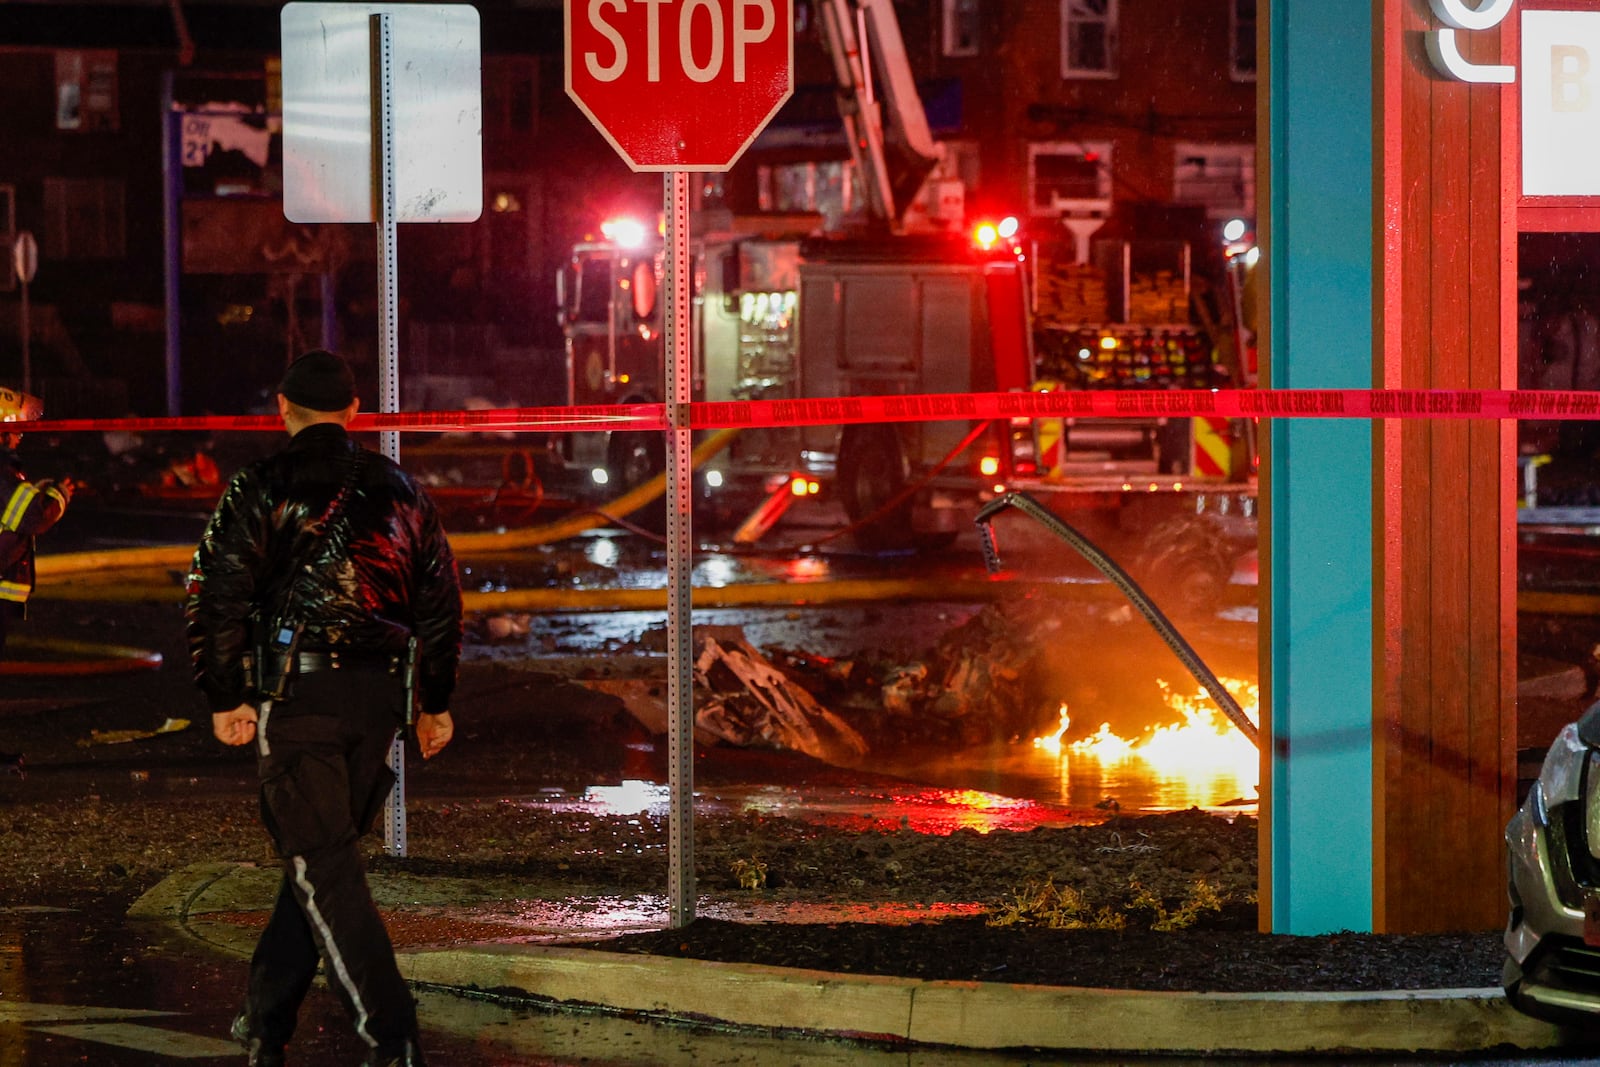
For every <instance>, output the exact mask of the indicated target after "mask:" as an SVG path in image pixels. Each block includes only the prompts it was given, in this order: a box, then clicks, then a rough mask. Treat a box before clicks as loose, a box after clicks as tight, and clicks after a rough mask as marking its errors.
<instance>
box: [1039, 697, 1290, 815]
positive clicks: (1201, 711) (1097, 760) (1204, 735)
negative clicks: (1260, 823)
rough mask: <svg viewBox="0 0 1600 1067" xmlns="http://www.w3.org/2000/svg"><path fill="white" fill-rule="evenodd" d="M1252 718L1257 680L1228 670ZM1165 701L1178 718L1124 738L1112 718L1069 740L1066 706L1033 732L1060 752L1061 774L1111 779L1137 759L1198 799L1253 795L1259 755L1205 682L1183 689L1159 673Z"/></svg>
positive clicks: (1175, 793)
mask: <svg viewBox="0 0 1600 1067" xmlns="http://www.w3.org/2000/svg"><path fill="white" fill-rule="evenodd" d="M1222 683H1223V685H1225V686H1227V688H1228V692H1229V693H1231V694H1232V695H1233V697H1234V699H1235V700H1236V701H1238V703H1239V705H1240V707H1242V708H1243V709H1244V711H1245V714H1246V715H1248V716H1249V718H1250V721H1251V722H1259V716H1260V711H1259V708H1260V690H1259V688H1258V687H1257V686H1256V684H1255V683H1254V682H1249V681H1245V680H1243V679H1238V678H1224V679H1222ZM1156 684H1157V685H1159V686H1160V687H1161V691H1162V702H1163V703H1164V704H1165V705H1166V707H1167V709H1168V710H1169V711H1171V712H1173V713H1175V714H1176V715H1177V716H1178V721H1176V722H1169V723H1163V724H1154V725H1151V726H1148V727H1146V728H1145V730H1144V732H1143V733H1142V734H1140V735H1139V736H1137V737H1133V738H1125V737H1122V736H1120V735H1118V734H1117V733H1115V732H1114V731H1113V730H1112V729H1111V727H1110V725H1109V724H1108V723H1101V724H1100V728H1099V729H1098V730H1096V731H1095V732H1094V733H1093V734H1091V735H1090V736H1088V737H1084V738H1080V739H1079V740H1076V741H1068V740H1066V737H1067V734H1068V731H1069V730H1070V729H1071V725H1072V719H1071V716H1070V715H1069V714H1068V710H1067V706H1066V705H1065V704H1063V705H1062V706H1061V713H1060V714H1061V720H1060V724H1059V725H1058V726H1057V728H1056V730H1055V732H1054V733H1051V734H1048V735H1046V736H1044V737H1037V738H1034V741H1033V744H1034V747H1035V748H1036V749H1039V750H1041V751H1042V752H1043V753H1046V754H1048V755H1051V756H1054V757H1056V759H1057V760H1058V761H1059V763H1060V773H1061V775H1062V777H1063V779H1064V780H1065V779H1067V778H1076V777H1080V776H1081V777H1095V776H1099V778H1100V779H1101V780H1102V781H1106V782H1107V783H1110V782H1111V781H1114V780H1115V779H1117V778H1119V777H1121V774H1122V772H1124V771H1126V770H1127V769H1129V767H1130V765H1132V764H1135V763H1137V764H1140V765H1142V769H1143V770H1144V771H1145V772H1146V773H1148V774H1149V775H1151V776H1152V777H1154V778H1156V779H1158V780H1160V781H1161V782H1162V783H1163V784H1164V786H1165V787H1166V788H1165V789H1164V792H1166V793H1167V794H1168V795H1170V796H1172V797H1173V798H1174V799H1179V798H1181V802H1182V803H1185V804H1192V805H1196V806H1200V807H1209V806H1214V805H1220V804H1228V803H1230V802H1237V801H1239V800H1241V799H1243V800H1253V798H1254V796H1255V793H1256V790H1257V787H1258V785H1259V782H1260V764H1259V755H1258V753H1257V751H1256V748H1255V746H1254V745H1252V744H1251V743H1250V741H1249V739H1247V738H1246V737H1245V736H1244V735H1243V734H1241V733H1240V732H1239V731H1238V729H1236V728H1235V727H1234V726H1233V724H1232V723H1230V722H1229V721H1228V719H1227V717H1226V716H1225V715H1223V714H1222V712H1221V711H1220V710H1218V709H1217V707H1216V705H1215V704H1214V703H1213V702H1212V701H1211V700H1210V698H1209V697H1208V696H1207V694H1206V691H1205V690H1204V689H1196V690H1195V691H1194V692H1193V693H1192V694H1186V693H1180V692H1177V691H1176V690H1174V689H1173V688H1172V687H1171V686H1170V685H1168V684H1167V683H1166V682H1164V681H1160V680H1158V681H1157V683H1156Z"/></svg>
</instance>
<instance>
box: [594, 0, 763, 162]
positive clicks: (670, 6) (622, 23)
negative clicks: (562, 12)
mask: <svg viewBox="0 0 1600 1067" xmlns="http://www.w3.org/2000/svg"><path fill="white" fill-rule="evenodd" d="M565 7H566V65H567V95H568V96H570V97H572V99H573V100H574V101H575V102H576V103H577V105H578V106H579V107H580V108H582V109H583V112H584V114H586V115H588V116H589V121H591V122H593V123H594V124H595V126H596V127H598V128H599V130H600V132H601V133H603V134H605V136H606V140H608V141H610V142H611V145H612V147H613V148H615V149H616V150H617V151H618V152H619V153H620V154H621V155H622V158H623V159H625V160H627V162H628V166H630V167H632V168H633V169H634V170H702V171H707V170H708V171H718V170H727V169H728V168H729V167H731V166H733V164H734V161H735V160H737V159H738V158H739V156H740V154H742V153H743V152H744V150H745V148H747V147H748V146H749V144H750V142H751V141H753V140H755V137H756V134H758V133H760V132H761V130H762V128H763V127H765V126H766V124H767V122H768V120H769V119H771V118H772V116H773V115H774V114H775V113H776V112H777V110H778V108H780V107H782V106H783V102H784V101H785V100H787V99H789V96H790V94H791V93H793V92H794V10H793V0H565Z"/></svg>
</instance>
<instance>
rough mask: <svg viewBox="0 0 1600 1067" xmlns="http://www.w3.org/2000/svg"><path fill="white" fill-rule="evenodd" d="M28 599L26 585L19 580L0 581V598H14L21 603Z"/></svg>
mask: <svg viewBox="0 0 1600 1067" xmlns="http://www.w3.org/2000/svg"><path fill="white" fill-rule="evenodd" d="M27 599H28V587H27V586H26V585H24V584H22V583H21V582H0V600H14V601H16V602H17V603H19V604H21V603H24V602H26V601H27Z"/></svg>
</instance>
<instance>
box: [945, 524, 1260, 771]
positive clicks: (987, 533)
mask: <svg viewBox="0 0 1600 1067" xmlns="http://www.w3.org/2000/svg"><path fill="white" fill-rule="evenodd" d="M1006 508H1016V509H1017V510H1018V511H1020V512H1022V513H1023V514H1024V515H1027V516H1029V517H1030V518H1033V519H1036V520H1037V521H1038V522H1039V523H1040V524H1041V525H1042V526H1044V527H1045V528H1046V529H1047V530H1049V531H1050V532H1051V533H1053V534H1055V535H1056V536H1057V537H1059V538H1061V539H1062V540H1063V541H1065V542H1066V543H1067V544H1069V545H1071V546H1072V547H1073V548H1075V549H1077V551H1078V554H1079V555H1080V556H1082V557H1083V558H1084V559H1086V560H1088V561H1089V562H1090V563H1092V564H1094V566H1095V567H1096V568H1097V569H1098V570H1099V571H1100V573H1101V574H1104V575H1105V576H1106V577H1107V578H1108V579H1110V581H1111V584H1112V585H1115V586H1116V587H1117V588H1118V589H1120V590H1121V591H1122V593H1123V594H1124V595H1125V596H1126V597H1127V598H1128V599H1129V600H1130V601H1132V602H1133V606H1134V607H1136V608H1138V609H1139V613H1140V614H1141V615H1143V616H1144V617H1145V618H1146V619H1147V620H1149V622H1150V625H1151V626H1153V627H1155V631H1156V633H1158V634H1160V635H1161V639H1162V640H1163V641H1165V642H1166V643H1167V647H1168V648H1170V649H1172V651H1173V653H1174V654H1175V655H1176V656H1177V657H1178V659H1179V660H1180V661H1182V663H1183V665H1184V666H1185V667H1187V668H1188V669H1189V673H1190V674H1192V675H1194V678H1195V681H1197V682H1199V683H1200V685H1201V687H1202V688H1204V689H1205V691H1206V695H1207V696H1209V697H1210V698H1211V699H1212V700H1213V701H1215V702H1216V705H1217V707H1219V708H1221V709H1222V713H1223V714H1224V715H1226V716H1227V717H1228V720H1229V721H1230V722H1232V723H1233V724H1234V725H1235V726H1237V727H1238V728H1239V732H1240V733H1242V734H1244V735H1245V736H1246V737H1248V738H1249V739H1250V743H1251V744H1253V745H1255V746H1256V747H1257V748H1260V747H1261V737H1260V732H1259V731H1258V730H1257V729H1256V724H1255V723H1253V722H1251V721H1250V716H1248V715H1246V714H1245V713H1244V709H1243V708H1241V707H1240V706H1239V702H1238V701H1236V700H1234V699H1233V694H1232V693H1230V692H1228V687H1227V686H1225V685H1223V684H1222V681H1221V680H1220V679H1219V678H1218V677H1217V676H1216V674H1214V673H1213V672H1212V670H1211V668H1210V667H1207V666H1206V664H1205V661H1204V660H1202V659H1201V658H1200V655H1199V653H1197V652H1195V650H1194V648H1193V646H1191V645H1190V644H1189V642H1188V641H1186V640H1184V638H1183V635H1182V634H1180V633H1179V632H1178V630H1177V627H1175V626H1173V625H1172V621H1171V620H1170V619H1168V618H1167V617H1166V616H1165V615H1164V614H1162V612H1161V609H1160V608H1158V607H1156V604H1155V601H1153V600H1151V599H1150V597H1149V596H1148V595H1147V594H1146V593H1145V591H1144V590H1143V589H1141V588H1140V587H1139V583H1138V582H1135V581H1134V580H1133V579H1132V578H1131V577H1130V576H1129V575H1128V572H1127V571H1125V570H1123V569H1122V568H1121V567H1120V566H1118V564H1117V561H1116V560H1114V559H1112V558H1111V557H1110V556H1108V555H1106V554H1105V553H1104V552H1102V551H1101V550H1100V548H1099V546H1097V545H1096V544H1095V543H1094V542H1093V541H1090V540H1089V539H1088V538H1087V537H1085V536H1083V534H1081V533H1079V532H1078V531H1077V530H1075V529H1073V528H1072V527H1071V526H1069V525H1068V524H1067V523H1065V522H1063V521H1061V519H1059V518H1057V517H1056V516H1055V515H1054V514H1052V513H1051V512H1050V511H1049V510H1047V509H1046V508H1045V507H1044V505H1042V504H1040V503H1039V502H1038V501H1037V500H1035V499H1033V497H1031V496H1029V495H1028V494H1027V493H1017V492H1011V493H1007V494H1006V495H1004V496H1002V497H998V498H996V499H994V500H991V501H990V502H989V503H987V504H985V505H984V506H983V507H982V508H980V509H979V510H978V516H977V518H976V519H974V520H973V521H974V522H976V523H977V526H978V534H979V536H980V537H981V538H982V539H983V562H984V566H986V567H987V568H988V570H989V573H990V574H996V573H998V572H999V571H1000V552H999V550H998V549H997V548H996V547H995V540H994V529H993V526H992V523H993V522H994V517H995V515H997V514H999V513H1000V512H1002V511H1004V510H1005V509H1006Z"/></svg>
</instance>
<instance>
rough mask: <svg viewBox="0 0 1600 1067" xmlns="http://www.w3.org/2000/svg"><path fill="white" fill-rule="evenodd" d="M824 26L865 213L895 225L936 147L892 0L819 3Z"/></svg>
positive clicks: (936, 158) (929, 165)
mask: <svg viewBox="0 0 1600 1067" xmlns="http://www.w3.org/2000/svg"><path fill="white" fill-rule="evenodd" d="M858 16H859V21H858ZM822 29H823V36H824V39H825V42H826V44H827V47H828V52H829V55H830V57H831V58H832V60H833V72H834V81H835V86H834V89H835V93H836V95H837V97H838V101H839V114H840V117H841V118H842V119H843V121H844V132H845V136H846V137H847V138H848V139H849V142H850V157H851V160H852V161H853V162H854V163H855V166H856V170H857V172H858V173H859V174H860V175H861V186H862V191H863V193H864V194H865V196H866V199H867V213H868V216H869V217H870V218H871V219H873V220H875V221H877V222H881V223H883V224H885V225H887V226H888V227H889V228H890V229H891V230H898V229H899V228H900V220H901V219H902V218H903V217H904V215H905V211H906V208H907V207H908V206H909V205H910V203H911V200H912V198H913V197H915V196H916V194H917V190H918V189H920V188H921V187H922V182H923V179H924V178H926V177H927V176H928V173H929V172H930V171H931V170H933V168H934V167H935V166H937V165H938V162H939V157H940V152H939V147H938V146H937V145H936V144H934V141H933V135H932V133H931V132H930V131H929V129H928V116H927V113H926V112H925V111H924V110H923V107H922V99H921V97H919V96H918V95H917V86H916V82H915V80H914V79H913V78H912V76H911V67H910V64H909V63H908V62H907V60H906V50H905V41H904V39H903V38H902V37H901V35H900V23H899V20H898V19H897V18H896V17H895V13H894V7H893V6H892V0H824V3H823V4H822ZM863 36H865V40H863ZM874 74H876V75H877V78H876V79H874V78H873V75H874Z"/></svg>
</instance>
